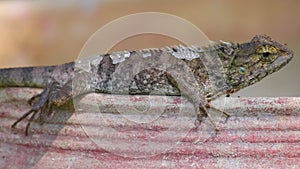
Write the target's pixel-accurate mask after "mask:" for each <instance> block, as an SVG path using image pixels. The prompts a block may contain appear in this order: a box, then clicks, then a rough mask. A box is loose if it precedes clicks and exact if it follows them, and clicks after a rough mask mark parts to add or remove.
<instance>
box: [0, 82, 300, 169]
mask: <svg viewBox="0 0 300 169" xmlns="http://www.w3.org/2000/svg"><path fill="white" fill-rule="evenodd" d="M38 92H39V90H33V89H17V88H8V89H2V90H0V117H1V120H0V168H300V125H299V124H300V114H299V112H300V111H299V110H300V98H292V97H291V98H287V97H282V98H225V99H221V100H219V101H216V102H214V103H213V104H214V105H215V106H216V107H218V108H220V109H222V110H226V111H227V112H230V113H231V117H230V118H229V119H228V120H227V121H226V122H225V117H222V115H220V114H218V113H216V112H215V113H213V112H211V113H212V117H213V119H214V120H215V121H216V123H217V126H218V127H219V128H220V131H219V132H218V133H217V134H216V133H215V132H214V128H213V127H212V125H211V123H210V122H209V120H208V119H207V118H205V119H204V120H203V122H202V123H201V124H200V125H199V124H198V123H197V122H195V114H194V112H193V107H192V105H191V104H190V103H188V102H187V100H185V99H181V98H179V97H157V96H153V97H151V98H153V100H152V102H151V104H153V105H155V106H153V107H150V108H153V111H150V112H160V113H158V114H156V113H153V114H151V113H149V112H147V110H148V109H147V108H149V107H147V106H146V108H145V105H148V102H147V99H148V97H147V96H142V97H141V96H139V97H138V96H136V97H132V96H131V97H127V96H117V95H115V96H110V95H99V94H97V95H89V96H87V97H85V98H84V100H82V102H81V103H80V105H79V106H78V105H77V107H76V109H77V111H76V112H75V113H71V112H68V111H66V110H55V111H57V113H56V114H54V115H53V117H52V118H49V119H48V120H47V122H46V123H45V124H43V125H39V124H38V123H37V122H33V123H32V127H31V130H30V135H29V136H25V135H24V128H25V125H26V121H24V122H21V123H20V124H19V125H18V126H17V128H16V129H14V130H12V129H11V128H10V126H11V124H12V123H13V122H14V121H15V120H16V119H17V118H18V117H20V116H21V115H22V114H23V113H24V112H26V111H27V110H29V106H28V105H27V104H26V102H25V100H26V99H28V98H30V97H31V96H32V95H33V94H36V93H38ZM162 98H163V100H161V99H162ZM100 102H101V103H100ZM96 103H97V104H96ZM114 103H116V104H117V105H118V106H117V108H114V106H113V104H114ZM164 103H166V105H167V106H166V105H164ZM181 103H182V104H181ZM179 105H181V106H182V109H181V110H180V112H178V110H179ZM133 107H134V108H135V109H137V110H138V112H139V113H138V114H133V115H132V114H126V111H125V110H129V112H132V109H133ZM161 107H163V108H164V109H161ZM95 108H96V109H95ZM100 110H101V112H99V111H100ZM116 112H119V113H116ZM124 112H125V113H124ZM161 112H164V113H161ZM190 112H192V113H190ZM196 126H197V127H196Z"/></svg>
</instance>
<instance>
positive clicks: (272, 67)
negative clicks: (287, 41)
mask: <svg viewBox="0 0 300 169" xmlns="http://www.w3.org/2000/svg"><path fill="white" fill-rule="evenodd" d="M236 48H237V50H236V52H234V54H233V57H232V58H231V60H230V61H229V62H227V65H226V76H227V80H228V83H229V86H230V88H231V90H230V91H228V93H232V92H235V91H238V90H240V89H242V88H244V87H247V86H249V85H251V84H254V83H256V82H258V81H260V80H261V79H263V78H264V77H266V76H267V75H269V74H271V73H273V72H276V71H278V70H279V69H281V68H282V67H283V66H285V65H286V64H287V63H288V62H289V61H290V60H291V59H292V58H293V51H292V50H290V49H289V48H288V47H287V46H286V45H282V44H280V43H278V42H275V41H274V40H272V39H271V38H270V37H268V36H265V35H257V36H255V37H254V38H253V39H252V40H251V41H250V42H247V43H243V44H237V46H236Z"/></svg>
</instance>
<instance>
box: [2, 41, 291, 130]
mask: <svg viewBox="0 0 300 169" xmlns="http://www.w3.org/2000/svg"><path fill="white" fill-rule="evenodd" d="M292 57H293V51H292V50H291V49H289V48H288V47H287V46H286V45H283V44H280V43H278V42H276V41H274V40H273V39H271V38H270V37H268V36H266V35H257V36H255V37H254V38H253V39H252V40H251V41H249V42H246V43H233V42H224V41H219V42H213V43H211V44H210V45H208V46H205V47H198V46H182V45H180V46H173V47H166V48H161V49H143V50H136V51H121V52H113V53H110V54H103V55H97V56H93V57H88V58H83V59H79V60H78V61H76V62H70V63H66V64H62V65H56V66H40V67H24V68H5V69H0V87H34V88H44V90H43V91H42V92H41V93H40V94H38V95H36V96H34V97H33V98H32V99H30V101H29V103H30V104H31V109H30V110H29V111H28V112H26V113H25V114H24V115H23V116H22V117H20V118H19V119H18V120H17V121H16V122H15V123H14V124H12V127H15V126H16V125H17V124H18V123H19V122H20V121H22V120H23V119H25V118H26V117H27V116H29V115H31V116H30V118H29V121H28V123H27V126H26V130H25V134H26V135H28V129H29V126H30V123H31V122H32V120H34V118H35V116H36V115H37V114H39V116H40V118H39V119H40V122H43V121H44V119H43V115H45V114H51V113H52V108H53V107H60V106H63V105H65V104H66V103H69V102H70V101H72V98H75V97H82V96H84V95H86V94H88V93H92V92H96V93H105V94H129V95H148V94H155V95H170V96H179V95H181V94H182V95H185V96H186V97H187V98H189V99H190V100H191V101H192V102H194V104H196V105H197V106H199V108H200V109H199V115H198V117H199V116H200V117H202V116H201V115H205V116H207V115H208V112H207V109H209V108H213V109H216V110H218V109H217V108H214V107H212V106H210V101H212V100H214V99H216V98H218V97H220V96H221V95H229V94H231V93H234V92H237V91H238V90H240V89H242V88H244V87H247V86H249V85H252V84H254V83H256V82H258V81H260V80H261V79H263V78H264V77H266V76H267V75H270V74H271V73H273V72H276V71H278V70H279V69H281V68H282V67H283V66H285V65H286V64H287V63H288V62H289V61H290V60H291V59H292ZM132 58H135V59H132ZM164 64H168V65H169V66H165V67H164V66H163V65H164ZM137 66H138V68H136V67H137ZM134 71H135V72H134ZM220 111H221V110H220ZM223 113H225V112H223ZM226 115H228V116H229V114H226Z"/></svg>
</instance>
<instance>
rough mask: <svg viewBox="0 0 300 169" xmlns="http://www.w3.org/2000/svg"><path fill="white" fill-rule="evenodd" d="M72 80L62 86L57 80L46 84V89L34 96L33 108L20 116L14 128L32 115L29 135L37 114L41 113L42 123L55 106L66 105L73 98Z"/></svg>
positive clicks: (26, 130)
mask: <svg viewBox="0 0 300 169" xmlns="http://www.w3.org/2000/svg"><path fill="white" fill-rule="evenodd" d="M71 87H72V82H71V81H69V82H67V83H66V84H65V85H63V86H60V85H59V83H57V82H52V83H50V84H48V85H47V86H46V88H45V89H44V91H43V92H42V93H40V94H38V95H36V96H33V97H32V98H31V99H30V100H29V103H30V104H31V106H32V108H31V109H30V110H29V111H28V112H27V113H25V114H24V115H23V116H22V117H20V118H19V119H18V120H17V121H16V122H15V123H14V124H13V125H12V128H14V127H16V125H17V124H18V123H19V122H21V121H22V120H23V119H25V118H26V117H27V116H29V115H31V116H30V118H29V120H28V123H27V125H26V129H25V135H28V131H29V127H30V124H31V122H32V121H33V119H34V117H35V116H36V114H38V113H40V114H39V121H40V124H42V123H43V122H44V116H45V115H47V116H49V115H51V114H52V108H53V107H60V106H62V105H65V104H66V103H68V102H69V101H70V100H71V99H72V88H71Z"/></svg>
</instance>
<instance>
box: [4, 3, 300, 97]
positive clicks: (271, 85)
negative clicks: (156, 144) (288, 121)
mask: <svg viewBox="0 0 300 169" xmlns="http://www.w3.org/2000/svg"><path fill="white" fill-rule="evenodd" d="M70 2H71V1H0V60H1V62H0V67H1V68H4V67H16V66H33V65H52V64H61V63H65V62H68V61H72V60H75V59H76V58H77V57H78V54H79V52H80V50H81V49H82V47H83V45H84V44H85V42H86V41H87V39H88V38H89V37H90V36H91V35H92V34H93V33H94V32H95V31H97V30H98V29H99V28H101V27H102V26H104V25H105V24H107V23H109V22H110V21H113V20H115V19H117V18H119V17H122V16H126V15H129V14H133V13H137V12H164V13H170V14H173V15H176V16H179V17H182V18H184V19H186V20H188V21H190V22H191V23H193V24H194V25H196V26H197V27H198V28H200V29H201V30H202V31H203V32H204V33H205V34H206V35H207V36H208V37H209V38H210V39H211V40H220V39H221V40H224V41H234V42H244V41H248V40H250V39H251V38H252V37H253V36H254V35H256V34H268V35H270V36H271V37H273V38H274V39H276V40H278V41H280V42H282V43H287V44H288V46H289V47H290V48H292V49H293V50H294V52H295V57H294V59H293V60H292V62H291V63H290V64H289V65H288V66H287V67H285V68H284V70H281V71H280V72H278V73H276V74H274V75H272V76H270V77H267V78H266V79H265V80H263V81H262V82H260V83H258V84H255V85H253V86H251V87H249V88H247V89H245V90H243V91H241V92H239V93H237V95H239V96H299V95H300V85H299V84H300V78H299V74H300V70H299V68H298V67H299V66H300V56H299V55H298V54H299V53H300V19H299V16H300V1H297V0H286V1H280V0H265V1H261V0H251V1H240V0H228V1H222V0H207V1H199V0H198V1H197V0H189V1H180V0H169V1H166V0H159V1H158V0H153V1H144V0H131V1H128V0H126V1H125V0H84V1H83V0H82V1H80V0H77V1H75V0H74V1H72V3H70ZM143 24H144V23H143V22H140V23H136V25H137V26H139V25H143ZM182 31H184V30H182ZM175 44H178V42H176V41H175V40H173V39H170V38H166V37H161V36H156V35H145V36H136V37H132V38H129V39H127V40H125V41H122V42H121V43H119V44H117V45H116V46H115V47H114V48H113V49H112V50H129V49H140V48H153V47H162V46H167V45H175Z"/></svg>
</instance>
